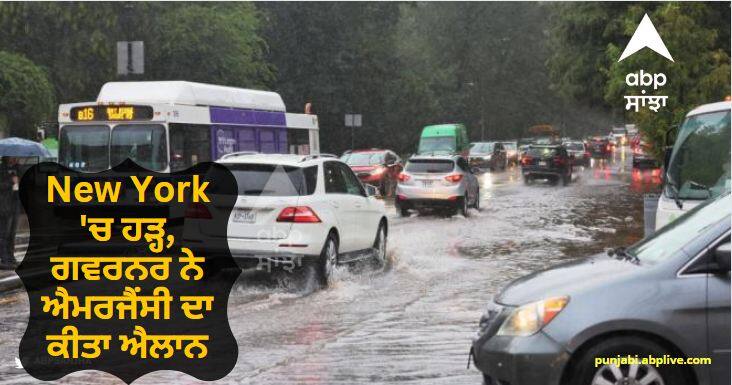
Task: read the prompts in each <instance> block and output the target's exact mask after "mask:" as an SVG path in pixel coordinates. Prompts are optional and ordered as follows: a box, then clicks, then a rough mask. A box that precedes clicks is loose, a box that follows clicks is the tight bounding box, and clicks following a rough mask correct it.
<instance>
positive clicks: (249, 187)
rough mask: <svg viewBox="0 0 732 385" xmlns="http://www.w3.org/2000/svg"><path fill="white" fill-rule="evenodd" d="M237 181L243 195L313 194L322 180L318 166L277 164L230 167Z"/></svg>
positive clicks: (240, 193)
mask: <svg viewBox="0 0 732 385" xmlns="http://www.w3.org/2000/svg"><path fill="white" fill-rule="evenodd" d="M225 166H226V168H228V169H229V171H231V173H232V174H233V175H234V178H236V183H237V185H238V187H239V195H252V196H260V195H261V196H301V195H312V194H313V193H315V187H316V185H317V180H318V166H310V167H305V168H301V167H293V166H282V165H274V164H226V165H225Z"/></svg>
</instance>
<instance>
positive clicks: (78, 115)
mask: <svg viewBox="0 0 732 385" xmlns="http://www.w3.org/2000/svg"><path fill="white" fill-rule="evenodd" d="M70 115H71V120H73V121H77V122H91V121H128V120H152V117H153V109H152V107H150V106H79V107H73V108H72V109H71V112H70Z"/></svg>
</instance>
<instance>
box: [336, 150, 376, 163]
mask: <svg viewBox="0 0 732 385" xmlns="http://www.w3.org/2000/svg"><path fill="white" fill-rule="evenodd" d="M341 160H342V161H343V162H344V163H346V164H347V165H349V166H375V165H378V164H383V163H384V153H383V152H355V153H350V154H346V155H343V156H342V157H341Z"/></svg>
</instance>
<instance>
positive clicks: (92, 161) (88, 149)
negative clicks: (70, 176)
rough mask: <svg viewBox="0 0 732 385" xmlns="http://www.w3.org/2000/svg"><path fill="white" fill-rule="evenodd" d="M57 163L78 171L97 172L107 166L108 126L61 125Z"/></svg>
mask: <svg viewBox="0 0 732 385" xmlns="http://www.w3.org/2000/svg"><path fill="white" fill-rule="evenodd" d="M59 148H60V149H61V151H60V152H59V155H58V156H59V163H60V164H62V165H64V166H66V167H68V168H71V169H74V170H79V171H88V172H98V171H103V170H106V169H108V168H109V126H104V125H95V126H73V125H70V126H63V127H62V128H61V134H60V143H59Z"/></svg>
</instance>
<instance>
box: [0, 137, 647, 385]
mask: <svg viewBox="0 0 732 385" xmlns="http://www.w3.org/2000/svg"><path fill="white" fill-rule="evenodd" d="M626 155H627V158H626ZM480 180H481V195H482V201H481V207H482V211H480V212H477V211H475V210H472V209H471V211H470V216H469V217H468V218H464V217H462V216H454V217H444V216H439V215H417V214H414V215H412V216H411V217H409V218H399V217H397V216H396V213H395V211H394V210H393V207H391V208H390V218H389V221H390V233H389V246H388V254H389V259H390V260H389V263H388V265H387V266H386V267H385V268H384V269H383V270H379V271H375V270H374V269H372V268H369V267H361V266H355V267H341V268H339V269H338V270H337V271H336V280H335V284H334V285H333V286H332V287H330V288H328V289H325V290H320V289H318V290H315V289H313V285H308V284H307V282H305V284H300V285H291V284H289V282H288V280H287V279H280V280H268V281H266V282H264V283H263V282H262V280H261V279H259V278H258V277H257V276H256V274H255V275H252V274H243V275H242V277H240V281H239V282H238V283H237V285H236V286H235V288H234V290H233V292H232V295H231V297H230V300H229V321H230V324H231V326H232V330H233V332H234V335H235V336H236V338H237V341H238V343H239V357H238V362H237V365H236V367H235V368H234V370H233V371H232V372H231V373H230V374H229V375H228V376H227V377H225V378H223V379H222V380H219V381H218V383H222V384H258V385H259V384H374V383H376V384H387V383H411V384H450V385H454V384H480V383H481V380H482V379H481V376H480V373H479V372H478V371H477V370H476V369H475V368H472V367H471V369H466V364H467V360H468V349H469V345H470V341H471V337H472V336H473V335H474V333H475V331H476V328H477V323H478V319H479V317H480V315H481V313H482V312H483V310H484V307H485V305H486V304H487V302H488V301H489V299H490V297H491V296H492V295H494V294H495V293H496V292H497V291H498V290H499V289H500V288H501V287H502V286H503V285H504V284H506V283H508V282H509V281H510V280H512V279H514V278H517V277H520V276H521V275H524V274H527V273H529V272H532V271H534V270H537V269H542V268H545V267H548V266H551V265H553V264H557V263H559V262H562V261H566V260H570V259H574V258H582V257H584V256H588V255H591V254H593V253H597V252H602V251H603V250H604V249H605V248H607V247H616V246H623V245H629V244H631V243H633V242H635V241H637V240H639V239H640V238H641V236H642V233H643V201H642V194H643V193H645V192H653V191H655V190H657V189H658V184H659V183H660V180H659V176H658V171H657V170H644V171H637V170H631V168H630V159H629V152H628V150H627V148H626V149H620V150H618V152H617V153H616V154H615V155H614V157H613V159H609V160H597V161H593V165H592V167H590V168H587V169H581V168H578V169H576V170H575V176H574V178H573V182H572V183H571V184H570V185H569V186H567V187H562V186H561V185H557V186H551V185H549V184H544V183H541V182H538V183H534V184H533V185H530V186H525V185H524V184H523V181H522V179H521V178H520V174H519V172H518V169H517V168H515V167H514V168H511V169H509V170H507V171H505V172H497V173H494V174H490V173H487V174H484V175H482V176H481V177H480ZM27 308H28V304H27V297H26V295H25V293H24V292H22V291H17V292H15V293H9V294H4V295H3V294H0V310H1V311H0V385H4V384H30V383H37V382H36V380H35V379H33V378H31V377H30V376H28V375H27V374H26V373H25V372H24V371H23V369H20V368H16V364H15V357H16V356H17V351H18V350H17V349H18V342H19V340H20V337H21V335H22V333H23V332H24V330H25V326H26V323H27V316H28V315H27ZM57 382H58V383H73V384H98V383H121V381H119V380H118V379H116V378H115V377H113V376H111V375H109V374H105V373H100V372H93V371H87V372H80V373H75V374H72V375H69V376H67V377H64V378H63V379H61V380H59V381H57ZM136 383H137V384H171V383H175V384H184V383H185V384H188V383H190V384H193V383H196V384H198V383H201V384H204V383H205V382H202V381H198V380H196V379H195V378H192V377H190V376H188V375H185V374H182V373H179V372H172V371H166V372H156V373H152V374H148V375H146V376H144V377H143V378H141V379H139V380H137V381H136Z"/></svg>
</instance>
